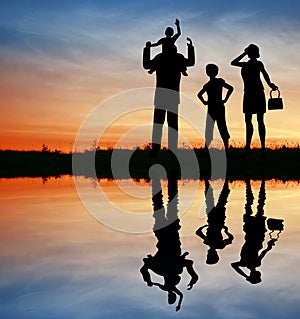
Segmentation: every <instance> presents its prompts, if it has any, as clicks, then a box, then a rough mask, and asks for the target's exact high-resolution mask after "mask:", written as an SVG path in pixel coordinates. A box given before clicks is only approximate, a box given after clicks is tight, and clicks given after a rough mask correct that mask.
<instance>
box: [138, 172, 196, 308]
mask: <svg viewBox="0 0 300 319" xmlns="http://www.w3.org/2000/svg"><path fill="white" fill-rule="evenodd" d="M152 200H153V208H154V214H153V217H154V220H155V223H154V229H153V231H154V234H155V236H156V238H157V244H156V247H157V252H156V254H155V255H154V256H152V255H147V257H146V258H144V259H143V261H144V265H143V266H142V268H141V269H140V272H141V274H142V276H143V279H144V281H145V282H146V283H147V285H148V286H149V287H151V286H157V287H159V288H160V289H161V290H163V291H166V292H167V293H168V303H169V304H174V303H175V302H176V299H177V296H179V301H178V304H177V306H176V311H178V310H180V308H181V303H182V300H183V294H182V292H181V291H180V290H179V289H178V288H177V287H176V286H177V285H178V284H179V282H180V280H181V277H180V274H181V273H182V272H183V270H184V268H186V270H187V272H188V273H189V275H190V277H191V279H190V282H189V284H188V286H187V287H188V288H187V289H188V290H190V289H192V287H193V285H194V284H195V283H196V282H197V280H198V275H197V274H196V272H195V270H194V268H193V261H192V260H189V259H186V256H187V255H188V252H185V253H183V254H182V253H181V242H180V237H179V230H180V228H181V226H180V220H179V218H178V209H177V204H178V181H177V178H175V177H170V178H169V180H168V205H167V213H166V212H165V208H164V204H163V195H162V190H161V183H160V179H159V178H158V177H154V178H153V179H152ZM149 270H152V271H153V272H154V273H156V274H157V275H159V276H162V277H163V278H164V283H163V284H161V283H157V282H152V280H151V276H150V273H149Z"/></svg>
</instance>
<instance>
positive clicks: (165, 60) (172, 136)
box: [143, 38, 195, 157]
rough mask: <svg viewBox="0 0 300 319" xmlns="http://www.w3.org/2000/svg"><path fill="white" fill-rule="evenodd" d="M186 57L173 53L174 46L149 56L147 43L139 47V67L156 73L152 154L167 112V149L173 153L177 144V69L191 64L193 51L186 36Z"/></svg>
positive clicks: (157, 147) (154, 152)
mask: <svg viewBox="0 0 300 319" xmlns="http://www.w3.org/2000/svg"><path fill="white" fill-rule="evenodd" d="M187 46H188V58H185V57H184V56H183V55H182V54H180V53H177V48H176V46H175V45H174V46H168V47H167V50H166V51H164V52H162V53H159V54H157V55H156V56H155V57H154V58H153V59H151V58H150V48H151V43H150V42H147V43H146V47H145V48H144V50H143V67H144V68H145V69H146V70H149V69H150V70H154V71H155V72H156V90H155V97H154V115H153V130H152V152H151V156H152V157H155V156H156V155H157V153H158V151H159V149H160V146H161V138H162V129H163V124H164V122H165V116H166V114H167V122H168V148H169V150H172V152H173V153H176V151H177V147H178V105H179V103H180V94H179V92H180V80H181V71H182V70H183V69H184V68H185V67H190V66H193V65H194V64H195V51H194V46H193V44H192V40H191V39H189V38H188V43H187Z"/></svg>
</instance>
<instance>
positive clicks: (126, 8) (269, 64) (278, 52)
mask: <svg viewBox="0 0 300 319" xmlns="http://www.w3.org/2000/svg"><path fill="white" fill-rule="evenodd" d="M175 18H179V19H180V21H181V26H182V36H181V37H180V38H179V39H178V41H177V42H176V44H177V46H178V50H179V51H180V52H182V53H183V54H185V53H186V37H187V36H189V37H191V38H192V39H193V42H194V45H195V49H196V66H195V67H193V68H190V69H189V71H188V73H189V77H188V78H185V79H184V80H183V81H182V93H184V94H187V95H188V96H190V97H193V98H195V96H196V93H197V92H198V91H199V89H200V88H201V87H202V85H203V83H204V82H205V81H206V80H207V78H206V76H205V73H204V67H205V65H206V64H207V63H210V62H213V63H216V64H218V65H219V67H220V76H221V77H224V78H225V79H226V80H227V81H228V82H229V83H230V84H232V85H233V86H234V87H235V91H234V94H233V96H232V97H231V99H230V103H231V104H232V105H233V107H232V108H231V109H230V108H229V109H228V120H229V121H230V123H231V127H232V132H233V135H234V136H236V137H237V138H243V136H244V129H243V118H242V113H241V95H242V93H241V92H242V81H241V78H240V73H239V70H238V69H237V68H233V67H231V66H230V61H231V60H232V59H233V58H234V57H236V56H237V55H238V54H239V53H240V52H242V51H243V50H244V48H245V47H246V46H247V45H248V44H249V43H256V44H258V45H259V46H260V48H261V59H262V60H263V62H264V63H265V65H266V68H267V70H268V71H269V73H270V75H271V78H272V80H273V82H275V83H276V84H277V85H278V86H279V87H280V88H281V92H282V95H283V96H284V101H285V103H286V105H288V106H289V107H288V108H287V109H286V111H285V112H284V113H275V112H274V113H273V114H272V115H271V117H272V118H271V117H270V122H269V123H268V126H269V128H270V130H269V133H270V134H269V135H268V136H269V137H272V138H285V137H286V138H287V139H291V140H293V139H296V138H297V136H299V134H300V132H299V130H298V121H297V118H299V116H300V113H299V112H300V111H299V108H298V100H299V95H298V83H299V81H300V74H299V72H298V70H297V67H298V65H299V62H300V57H299V52H300V33H299V30H300V2H299V1H296V0H294V1H147V2H146V1H26V0H25V1H1V3H0V49H1V50H0V67H1V76H0V83H1V87H0V95H1V97H2V101H3V104H2V105H0V111H1V113H2V119H5V121H4V120H3V121H0V125H1V126H2V127H3V131H4V132H6V133H5V134H6V135H5V136H3V139H4V138H6V139H7V141H9V136H12V135H11V133H12V127H13V126H14V125H15V124H16V123H22V124H23V126H22V130H21V131H20V128H18V133H22V135H23V136H27V140H28V139H29V138H30V136H32V133H33V132H34V133H35V134H34V135H35V136H41V137H43V138H41V139H39V140H38V139H37V138H32V141H33V142H32V143H31V144H32V145H33V146H34V145H37V144H40V145H41V144H42V143H43V142H46V143H50V144H51V142H53V143H54V144H55V140H56V141H57V138H58V137H57V136H56V135H55V132H56V131H57V130H60V131H61V132H62V131H63V132H64V136H63V137H62V138H61V139H62V141H61V142H59V143H62V144H63V143H64V142H63V141H67V140H69V142H68V143H72V141H73V140H74V135H75V133H76V130H77V129H78V127H79V126H80V123H81V122H82V121H83V119H84V117H85V116H86V114H87V113H88V112H90V111H91V109H92V108H93V107H94V106H95V105H96V104H98V103H100V102H101V101H103V100H104V99H107V98H109V97H111V96H113V95H114V94H118V93H120V92H123V91H126V90H129V89H135V88H138V87H149V86H153V85H154V83H155V75H153V76H150V75H149V74H148V73H147V72H146V71H145V70H143V69H142V66H141V55H142V48H143V46H144V44H145V42H146V41H149V40H150V41H152V42H154V41H156V40H157V39H159V38H160V37H162V36H163V34H164V30H165V28H166V26H174V22H175ZM159 51H160V48H156V49H153V53H154V54H155V53H158V52H159ZM33 88H34V89H33ZM24 101H25V102H27V103H28V104H29V103H30V105H29V106H26V107H24V106H23V105H22V103H23V102H24ZM31 107H32V108H33V109H34V110H38V113H39V114H41V118H40V120H39V121H37V123H35V126H34V127H33V126H32V123H31V119H32V115H33V114H34V115H35V116H37V114H36V112H35V111H33V109H32V110H31ZM25 109H27V110H28V109H29V110H30V111H29V113H30V114H29V113H28V112H27V113H25ZM237 110H238V111H237ZM71 113H72V114H71ZM295 115H297V116H295ZM282 116H284V117H286V120H287V121H289V124H290V125H289V128H287V126H286V125H285V124H284V123H283V122H282ZM45 118H47V121H46V120H45ZM61 118H65V119H66V121H65V123H64V126H63V127H59V124H58V123H59V121H60V120H61ZM13 130H14V131H16V129H13ZM295 132H296V133H295ZM47 134H48V135H47ZM61 135H62V134H61ZM47 136H48V140H47ZM42 139H43V141H42ZM50 139H51V142H50ZM0 140H1V136H0ZM15 140H16V138H12V140H11V141H9V142H8V143H15ZM20 143H21V142H20ZM2 144H3V143H2ZM15 147H18V146H17V145H16V144H15Z"/></svg>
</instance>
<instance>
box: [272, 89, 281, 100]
mask: <svg viewBox="0 0 300 319" xmlns="http://www.w3.org/2000/svg"><path fill="white" fill-rule="evenodd" d="M276 91H277V92H278V96H277V98H279V97H280V91H279V90H278V89H277V90H271V91H270V98H271V99H272V98H273V97H272V92H276Z"/></svg>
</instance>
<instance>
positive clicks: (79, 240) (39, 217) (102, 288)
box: [0, 176, 300, 319]
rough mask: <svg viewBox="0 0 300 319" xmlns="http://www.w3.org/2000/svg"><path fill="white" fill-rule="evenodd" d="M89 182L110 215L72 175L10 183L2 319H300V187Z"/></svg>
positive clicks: (4, 188) (3, 182)
mask: <svg viewBox="0 0 300 319" xmlns="http://www.w3.org/2000/svg"><path fill="white" fill-rule="evenodd" d="M80 179H81V180H80V181H79V182H80V183H81V185H86V186H85V187H86V191H87V192H89V191H90V190H91V189H97V187H98V186H100V187H101V190H102V192H103V193H104V194H105V196H104V197H101V196H99V201H102V203H100V206H98V207H101V204H103V210H102V212H101V214H100V215H97V213H95V212H91V211H89V209H88V208H86V206H87V205H85V204H86V203H83V202H82V198H81V200H80V198H79V196H78V193H77V190H76V187H75V184H74V179H73V177H70V176H63V177H61V178H58V179H55V178H50V179H48V180H42V179H38V178H37V179H31V178H18V179H0V189H1V192H0V196H1V215H0V217H1V232H0V245H1V250H0V317H1V318H5V319H10V318H30V319H34V318H39V319H42V318H62V319H63V318H72V319H74V318H80V319H82V318H84V319H85V318H87V319H89V318H153V317H154V318H174V317H175V316H176V317H178V318H295V317H298V315H299V313H300V303H299V301H300V289H299V279H300V267H299V264H300V251H299V243H300V217H299V214H298V212H299V207H300V193H299V190H300V184H299V183H298V182H297V181H289V182H285V183H284V182H281V181H275V180H271V181H265V182H264V181H254V180H251V181H229V182H227V181H224V180H219V181H212V182H208V181H206V182H205V181H189V180H185V181H181V180H178V181H177V180H172V179H169V180H160V179H154V180H152V181H145V180H138V181H133V180H121V181H114V180H100V181H93V180H89V179H84V178H83V177H82V178H80ZM160 187H161V188H160ZM132 188H133V189H138V191H137V193H138V196H133V195H132V194H131V193H130V189H132ZM128 190H129V191H128ZM177 191H178V192H177ZM139 192H140V193H139ZM96 198H97V196H96ZM93 200H95V199H93ZM108 202H109V203H112V205H108V204H107V203H108ZM98 204H99V203H98ZM153 209H154V210H155V213H154V214H153ZM116 211H118V214H119V215H116ZM120 212H124V217H122V214H121V213H120ZM125 212H126V213H125ZM207 212H209V213H208V214H207ZM128 214H130V215H131V217H132V216H133V218H132V219H131V221H130V224H131V225H130V226H131V227H132V224H134V227H136V231H128V229H129V228H128V225H127V224H128V220H127V215H128ZM107 216H117V217H118V222H116V223H114V218H111V219H109V218H108V217H107ZM102 218H103V220H102V221H101V219H102ZM270 218H271V222H270ZM99 219H100V221H99ZM272 219H273V220H272ZM143 220H145V225H146V226H145V227H144V228H141V221H143ZM282 220H283V221H282ZM135 221H136V224H135ZM272 222H273V225H272ZM268 223H271V224H268ZM282 224H283V225H284V229H283V230H282V231H281V232H280V230H279V229H280V227H281V225H282ZM166 225H167V227H163V228H162V226H166ZM134 227H133V229H134ZM270 228H275V230H274V231H273V233H271V234H270ZM272 238H273V239H272ZM187 253H188V254H187ZM188 288H191V289H188ZM168 295H169V299H170V302H171V301H172V300H171V299H172V298H173V299H175V298H176V300H173V301H172V302H173V303H172V304H169V302H168ZM176 310H177V311H176Z"/></svg>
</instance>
